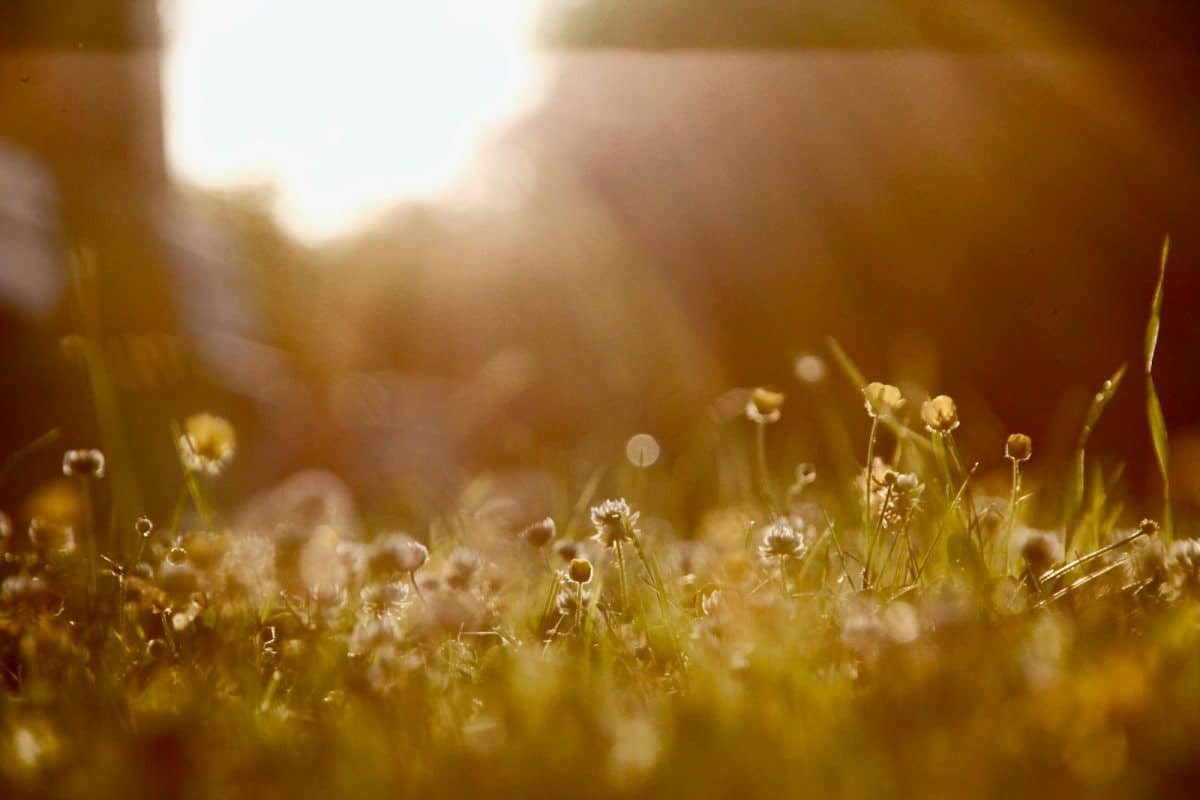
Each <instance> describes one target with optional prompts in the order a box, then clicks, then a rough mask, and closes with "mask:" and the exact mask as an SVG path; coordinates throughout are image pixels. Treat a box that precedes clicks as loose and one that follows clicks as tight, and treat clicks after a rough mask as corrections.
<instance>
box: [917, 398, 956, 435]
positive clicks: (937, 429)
mask: <svg viewBox="0 0 1200 800" xmlns="http://www.w3.org/2000/svg"><path fill="white" fill-rule="evenodd" d="M921 420H922V421H923V422H924V423H925V427H926V429H928V431H929V432H930V433H950V432H951V431H953V430H954V429H955V428H957V427H958V407H957V406H955V405H954V400H953V398H951V397H949V396H947V395H944V394H939V395H938V396H937V397H934V398H931V399H929V400H926V401H925V402H924V403H922V404H921Z"/></svg>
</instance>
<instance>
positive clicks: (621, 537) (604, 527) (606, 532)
mask: <svg viewBox="0 0 1200 800" xmlns="http://www.w3.org/2000/svg"><path fill="white" fill-rule="evenodd" d="M638 517H639V512H637V511H631V510H630V509H629V504H628V503H626V502H625V501H624V500H620V499H615V500H605V501H604V502H603V503H601V504H600V505H598V506H594V507H593V508H592V525H593V526H594V527H595V528H596V535H595V536H593V537H592V538H593V539H595V540H596V541H597V542H600V543H601V544H602V545H604V546H605V547H613V546H614V545H615V544H616V543H617V542H623V541H626V540H629V539H632V538H633V537H635V536H637V534H638V527H637V523H638Z"/></svg>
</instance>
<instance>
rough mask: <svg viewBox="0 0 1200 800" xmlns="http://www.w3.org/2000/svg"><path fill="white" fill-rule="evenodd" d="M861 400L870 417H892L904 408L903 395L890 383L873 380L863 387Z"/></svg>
mask: <svg viewBox="0 0 1200 800" xmlns="http://www.w3.org/2000/svg"><path fill="white" fill-rule="evenodd" d="M863 400H865V401H866V402H865V405H866V408H867V413H868V414H870V415H871V417H872V418H874V419H878V418H880V417H894V416H895V415H896V414H898V413H900V411H901V410H902V409H903V408H904V405H905V400H904V395H903V394H901V393H900V390H899V389H898V388H896V387H895V386H892V385H891V384H890V383H880V382H878V381H875V382H873V383H868V384H867V385H866V386H865V387H863Z"/></svg>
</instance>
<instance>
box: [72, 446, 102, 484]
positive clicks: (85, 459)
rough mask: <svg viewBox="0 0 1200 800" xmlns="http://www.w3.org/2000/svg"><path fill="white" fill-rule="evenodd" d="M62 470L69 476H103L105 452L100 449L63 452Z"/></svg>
mask: <svg viewBox="0 0 1200 800" xmlns="http://www.w3.org/2000/svg"><path fill="white" fill-rule="evenodd" d="M62 472H63V475H66V476H67V477H68V478H103V477H104V453H102V452H100V451H99V450H94V449H89V450H68V451H67V452H65V453H63V461H62Z"/></svg>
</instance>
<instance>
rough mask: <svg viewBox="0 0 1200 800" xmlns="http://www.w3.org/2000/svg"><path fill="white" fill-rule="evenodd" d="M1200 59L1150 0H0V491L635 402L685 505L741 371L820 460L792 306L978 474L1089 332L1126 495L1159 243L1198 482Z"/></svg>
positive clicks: (1081, 400) (825, 452)
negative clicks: (943, 414)
mask: <svg viewBox="0 0 1200 800" xmlns="http://www.w3.org/2000/svg"><path fill="white" fill-rule="evenodd" d="M1198 45H1200V11H1198V10H1194V9H1193V4H1189V3H1183V2H1167V0H1145V2H1141V3H1136V4H1131V3H1124V2H1117V1H1116V0H1092V2H1087V3H1084V2H1078V1H1077V0H1049V1H1047V0H1042V1H1041V2H1033V1H1032V0H1029V1H1028V2H1024V1H1020V0H1013V1H1012V2H999V0H975V1H974V2H972V3H970V4H963V3H961V2H953V1H952V0H852V1H851V0H810V1H808V2H797V1H796V0H759V2H755V3H738V4H731V3H728V2H727V1H726V0H643V1H642V2H639V3H627V2H620V1H619V0H447V1H446V2H441V3H419V2H394V1H393V2H387V1H385V0H345V1H344V2H339V3H329V2H318V1H317V0H312V1H311V2H310V1H308V0H237V1H236V2H235V1H234V0H164V1H163V2H161V3H156V2H151V0H72V2H69V3H45V2H41V1H40V0H0V454H5V455H7V454H11V453H14V452H17V451H18V450H19V449H20V448H22V447H24V446H25V445H28V444H29V443H30V442H32V441H34V440H36V439H37V438H38V437H39V436H41V435H43V434H45V433H46V432H47V431H50V430H52V429H58V430H59V439H58V443H57V444H55V445H54V446H51V447H44V448H42V449H41V450H37V451H35V452H32V453H31V454H30V455H29V456H28V458H26V459H25V460H23V461H22V462H21V468H20V469H16V468H14V469H10V470H8V471H7V473H8V474H6V475H5V476H4V482H3V484H0V505H3V506H5V507H10V508H11V507H14V505H15V504H16V503H17V502H18V501H17V499H16V498H19V497H23V496H24V495H25V494H26V493H27V492H28V491H29V489H30V488H31V485H32V483H34V482H36V480H37V479H40V478H41V477H44V476H45V475H47V474H53V473H54V472H55V470H56V464H57V460H58V457H59V455H60V454H61V449H62V447H64V446H84V445H97V444H98V445H101V446H103V447H104V449H105V451H106V453H107V454H108V456H109V459H110V470H111V471H112V472H113V473H114V474H122V475H125V476H128V477H127V478H124V479H122V481H121V482H120V483H121V485H119V486H118V485H116V483H114V491H116V492H118V493H121V492H124V493H125V496H126V499H127V500H128V507H130V508H138V509H144V510H146V511H148V512H157V511H158V510H159V509H162V508H164V507H166V506H169V504H170V502H171V500H172V499H173V497H174V492H175V491H176V490H177V487H178V470H177V467H175V466H174V452H173V447H172V442H171V436H170V424H171V421H172V420H179V419H181V418H183V417H185V416H186V415H188V414H190V413H192V412H195V411H198V410H210V411H214V412H217V413H220V414H223V415H225V416H228V417H229V418H231V419H233V420H234V421H235V422H236V423H237V426H238V430H239V433H240V435H241V449H240V454H239V459H238V461H237V462H236V465H235V467H234V470H233V473H232V474H231V475H230V476H229V480H228V481H227V482H226V483H225V484H224V485H223V486H222V490H223V491H226V492H228V493H229V494H231V495H234V496H236V495H238V494H239V493H240V492H244V491H246V487H249V486H261V485H264V484H266V483H270V482H272V481H275V480H278V479H279V478H280V477H282V476H283V475H286V474H288V473H290V472H292V471H294V470H297V469H300V468H307V467H320V468H327V469H330V470H332V471H333V472H334V473H336V474H338V475H340V476H342V478H343V479H344V480H346V481H347V482H348V483H349V484H350V486H351V488H352V489H353V491H354V492H355V493H356V495H357V496H358V497H359V498H360V499H361V500H362V501H363V502H364V503H365V504H367V505H368V506H373V507H377V508H380V509H389V510H392V509H395V508H402V509H412V508H423V507H429V506H431V505H437V504H438V503H442V502H445V501H447V500H448V499H449V498H452V497H454V496H455V495H456V494H457V493H458V492H460V491H461V490H462V487H463V484H464V482H465V480H466V476H469V475H471V474H473V473H475V472H477V471H479V470H481V469H496V470H503V469H516V468H528V467H530V466H539V467H545V468H550V467H553V468H555V469H560V470H561V469H565V471H566V472H567V473H568V474H571V475H579V476H586V475H587V474H588V473H589V470H590V469H591V468H592V467H594V466H595V465H603V464H605V463H612V462H613V461H615V460H619V459H620V458H621V454H622V453H623V447H624V444H623V443H624V442H625V440H626V439H627V438H628V437H629V436H630V435H631V434H633V433H635V432H639V431H645V432H649V433H651V434H652V435H654V436H655V437H656V439H657V440H658V441H659V442H660V443H662V445H663V450H664V457H663V462H662V465H661V466H660V468H661V469H666V470H672V471H674V472H673V474H675V475H676V476H677V477H678V478H679V480H680V482H681V483H682V484H684V485H685V486H689V487H691V488H690V489H686V490H685V491H693V492H695V493H696V494H697V495H698V496H704V493H705V492H708V491H710V490H711V487H710V486H707V485H706V484H705V483H704V481H703V480H700V479H696V480H695V481H693V482H690V483H689V476H692V475H694V474H700V473H703V472H705V471H707V469H708V467H707V463H708V461H710V460H711V459H712V458H713V453H714V452H715V450H714V448H716V447H717V446H718V444H719V443H720V442H721V441H723V439H725V438H731V439H739V437H743V436H745V435H746V433H747V432H746V431H745V430H743V429H742V426H740V425H739V423H738V422H737V420H736V416H737V412H738V411H739V410H740V406H741V403H740V402H739V395H737V394H736V393H735V394H733V395H730V394H728V392H730V390H735V389H737V388H738V387H746V386H751V385H755V384H770V385H774V386H776V387H779V388H781V389H783V390H784V391H785V392H787V393H788V396H789V400H788V408H787V411H786V413H785V415H784V422H783V423H781V425H780V426H779V429H780V430H781V431H783V433H782V435H781V436H780V438H779V440H778V441H780V442H781V444H780V445H779V449H778V451H777V457H778V458H779V466H780V468H781V469H782V468H784V467H786V466H788V465H789V464H791V463H794V461H796V460H799V459H806V460H813V461H816V462H817V463H818V464H822V463H829V462H833V461H836V460H837V459H838V458H839V457H844V447H845V441H846V439H844V438H841V437H840V436H838V435H833V434H832V433H830V431H831V430H833V429H834V428H838V427H839V426H837V425H834V424H833V423H831V422H830V418H831V415H833V416H835V417H836V416H840V417H844V420H845V425H846V426H847V427H848V431H849V432H850V433H851V434H861V430H860V429H861V428H863V427H864V426H865V419H860V417H862V416H863V415H861V414H859V413H858V408H859V405H858V404H859V401H858V399H857V398H856V397H855V393H854V390H853V388H852V387H851V386H850V384H849V383H848V382H847V381H846V380H844V378H843V377H842V376H841V375H840V373H839V372H838V371H837V367H836V366H835V364H834V363H833V362H832V361H831V360H830V359H829V353H828V350H827V344H826V337H827V336H831V335H832V336H835V337H837V339H838V340H839V341H840V342H841V343H842V344H843V345H844V346H845V348H846V349H847V350H848V351H849V352H850V353H851V354H852V355H853V357H854V358H855V359H856V360H857V361H858V363H859V365H860V366H861V367H862V368H863V370H864V371H865V372H866V373H867V374H868V376H869V377H870V378H873V379H880V380H890V381H893V382H897V383H900V384H901V385H902V386H904V387H905V388H906V390H907V391H909V393H910V395H911V397H912V398H913V400H914V405H916V404H917V401H919V400H920V399H921V397H922V394H923V393H940V392H946V393H950V394H952V395H953V396H955V397H956V398H957V399H958V401H959V407H960V411H961V413H962V416H963V418H964V420H965V422H964V427H963V430H962V437H963V438H962V442H963V447H964V449H965V450H967V451H968V452H967V457H968V458H969V459H972V460H973V459H976V458H978V459H981V460H983V461H985V462H986V463H987V464H989V465H991V464H994V463H995V462H998V461H999V454H1000V452H1001V448H1002V442H1003V437H1004V436H1005V435H1006V434H1007V433H1008V432H1010V431H1014V430H1022V431H1025V432H1028V433H1030V434H1032V435H1033V436H1034V439H1035V442H1037V447H1038V455H1039V460H1041V461H1042V463H1054V461H1055V460H1056V458H1060V457H1062V456H1063V455H1064V454H1065V453H1066V452H1067V451H1068V450H1069V448H1070V446H1071V445H1072V443H1073V441H1074V438H1075V436H1076V433H1077V431H1078V428H1079V425H1080V423H1081V421H1082V418H1083V415H1084V412H1085V410H1086V407H1087V404H1088V402H1089V399H1090V397H1091V394H1092V393H1093V392H1095V391H1096V389H1097V388H1098V387H1099V385H1100V384H1101V382H1102V381H1103V380H1104V379H1105V378H1106V377H1108V376H1109V375H1110V374H1111V373H1112V372H1113V371H1114V370H1115V369H1116V368H1117V367H1118V366H1119V365H1121V364H1122V363H1126V362H1128V363H1129V364H1130V376H1129V378H1128V385H1127V386H1126V387H1125V388H1124V389H1123V390H1122V392H1121V393H1120V394H1119V395H1118V397H1117V399H1116V401H1115V402H1114V404H1113V406H1112V407H1111V408H1110V411H1109V412H1108V415H1107V416H1106V419H1105V422H1104V423H1103V425H1102V426H1101V428H1100V430H1099V431H1098V432H1097V435H1096V437H1095V439H1094V447H1095V449H1096V450H1097V451H1099V452H1102V453H1104V454H1106V456H1107V457H1108V458H1109V459H1112V460H1114V461H1116V460H1120V461H1124V462H1126V463H1127V472H1126V480H1127V482H1128V483H1129V485H1130V486H1131V487H1132V488H1133V489H1135V490H1137V491H1146V492H1150V493H1152V492H1153V491H1155V488H1154V487H1155V486H1156V483H1155V482H1154V480H1153V478H1152V476H1153V470H1152V461H1151V456H1150V450H1149V445H1148V437H1147V434H1146V422H1145V412H1144V410H1143V405H1142V401H1143V390H1142V386H1141V383H1142V377H1141V374H1140V351H1141V337H1142V332H1143V328H1144V324H1145V319H1146V316H1147V313H1148V309H1149V303H1150V297H1151V293H1152V291H1153V285H1154V280H1155V276H1156V269H1157V261H1158V253H1159V247H1160V245H1161V242H1162V239H1163V237H1164V235H1165V234H1167V233H1170V234H1171V235H1172V257H1171V264H1170V268H1169V271H1168V278H1167V295H1166V306H1165V311H1164V322H1163V333H1162V339H1161V344H1160V347H1159V356H1158V360H1157V362H1156V375H1157V378H1156V379H1157V383H1158V390H1159V394H1160V395H1161V396H1162V399H1163V403H1164V407H1165V412H1166V416H1167V419H1168V421H1169V423H1170V424H1171V428H1172V434H1173V443H1174V448H1173V453H1174V457H1175V459H1176V461H1177V465H1176V469H1177V470H1178V474H1179V476H1180V477H1179V478H1178V480H1177V485H1178V486H1179V492H1180V495H1181V500H1182V501H1183V502H1184V503H1193V504H1194V503H1196V502H1197V501H1198V500H1200V483H1198V482H1197V479H1195V478H1191V479H1190V481H1191V482H1190V483H1189V477H1188V476H1190V475H1197V474H1200V469H1196V466H1197V465H1198V464H1200V427H1198V426H1200V384H1198V382H1197V373H1196V371H1195V368H1194V363H1193V361H1194V358H1193V354H1194V352H1195V351H1196V346H1197V345H1198V344H1200V315H1197V314H1196V310H1197V307H1198V305H1197V304H1198V303H1200V279H1198V278H1197V276H1196V269H1195V266H1196V261H1197V253H1198V246H1200V228H1198V225H1197V218H1196V217H1197V214H1196V210H1197V209H1198V208H1200V152H1198V151H1197V149H1196V146H1195V143H1196V142H1197V141H1200V88H1198V87H1197V81H1196V79H1195V76H1197V75H1200V51H1198V50H1197V46H1198ZM813 356H815V358H814V357H813ZM773 435H775V434H774V433H773ZM860 439H861V436H860ZM783 442H786V443H783ZM839 453H843V455H842V456H839ZM581 480H582V478H581ZM130 513H135V512H130Z"/></svg>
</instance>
